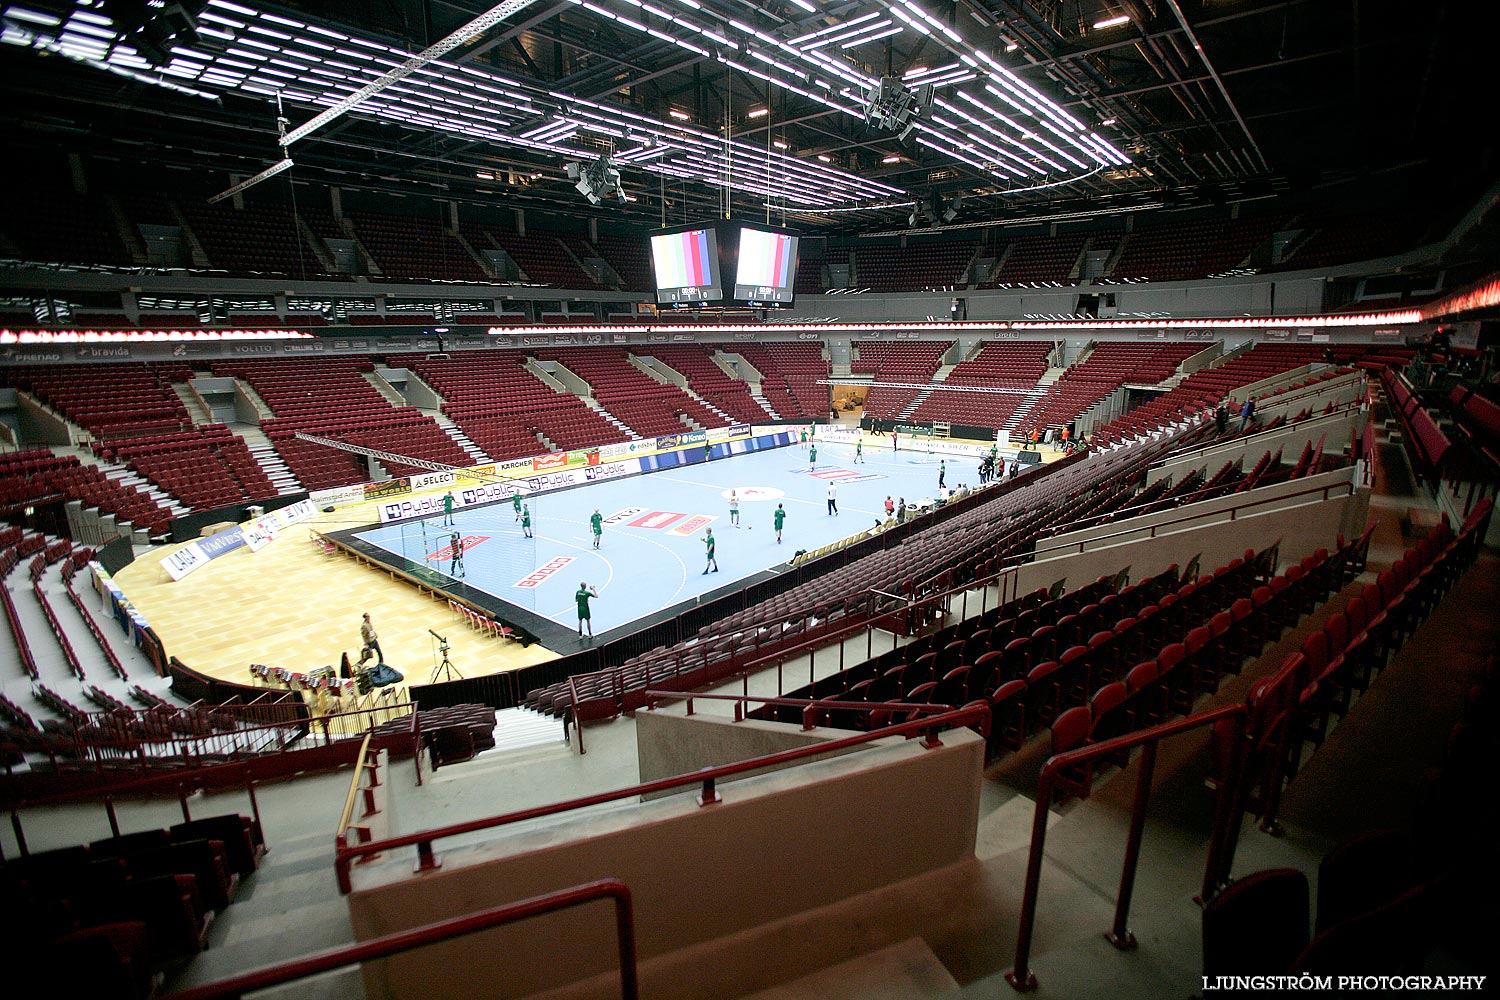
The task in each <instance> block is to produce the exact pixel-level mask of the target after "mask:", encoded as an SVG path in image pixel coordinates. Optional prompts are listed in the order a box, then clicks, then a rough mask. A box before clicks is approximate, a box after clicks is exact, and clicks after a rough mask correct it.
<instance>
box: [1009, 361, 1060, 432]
mask: <svg viewBox="0 0 1500 1000" xmlns="http://www.w3.org/2000/svg"><path fill="white" fill-rule="evenodd" d="M1067 370H1068V369H1067V368H1066V367H1061V368H1048V369H1047V371H1046V372H1045V373H1044V374H1043V375H1042V377H1041V378H1039V379H1037V380H1036V389H1035V390H1034V392H1033V393H1032V395H1030V396H1029V397H1027V399H1026V402H1024V403H1022V404H1021V405H1020V406H1018V407H1016V412H1014V413H1012V414H1011V415H1010V419H1009V420H1007V421H1006V422H1005V423H1004V425H1003V426H1002V427H1001V430H1003V431H1006V432H1008V433H1012V434H1013V433H1015V430H1016V428H1017V427H1020V426H1021V421H1023V420H1025V419H1026V415H1027V414H1028V413H1030V412H1031V411H1032V410H1033V409H1035V408H1036V404H1037V403H1038V402H1040V401H1041V399H1042V398H1043V397H1044V396H1046V395H1047V390H1048V389H1049V388H1051V386H1052V383H1053V382H1056V381H1057V380H1058V379H1060V378H1062V377H1063V372H1066V371H1067Z"/></svg>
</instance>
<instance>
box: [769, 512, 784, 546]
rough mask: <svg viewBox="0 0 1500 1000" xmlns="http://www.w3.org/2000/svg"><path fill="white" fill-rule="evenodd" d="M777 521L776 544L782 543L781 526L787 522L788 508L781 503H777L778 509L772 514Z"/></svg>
mask: <svg viewBox="0 0 1500 1000" xmlns="http://www.w3.org/2000/svg"><path fill="white" fill-rule="evenodd" d="M771 517H772V518H773V519H774V520H775V522H776V544H777V545H780V544H781V526H782V525H783V524H786V508H785V507H783V506H782V505H781V504H777V505H776V510H775V511H774V512H773V513H772V514H771Z"/></svg>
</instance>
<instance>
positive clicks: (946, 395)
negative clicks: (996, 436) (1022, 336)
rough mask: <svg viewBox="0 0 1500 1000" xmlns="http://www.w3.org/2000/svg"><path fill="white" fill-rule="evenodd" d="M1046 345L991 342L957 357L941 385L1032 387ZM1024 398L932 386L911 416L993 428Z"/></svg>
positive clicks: (1049, 349) (1049, 348)
mask: <svg viewBox="0 0 1500 1000" xmlns="http://www.w3.org/2000/svg"><path fill="white" fill-rule="evenodd" d="M1051 353H1052V344H1051V343H1048V342H1045V341H1016V340H992V341H986V342H985V343H984V344H982V345H981V346H980V349H979V353H978V354H976V355H974V356H973V357H972V358H969V359H968V360H966V361H960V362H959V363H958V364H957V365H955V366H954V368H953V370H952V371H951V372H949V373H948V377H947V378H946V379H944V380H943V381H942V382H941V383H940V385H942V386H950V385H951V386H977V387H982V388H988V389H1017V390H1026V389H1034V388H1036V384H1037V380H1038V379H1040V378H1041V377H1042V376H1043V375H1045V374H1046V373H1047V358H1048V357H1049V356H1050V355H1051ZM1025 399H1026V396H1025V395H1023V394H1022V393H1020V392H1005V393H997V392H962V391H953V390H947V389H942V388H939V389H935V390H933V392H932V395H930V396H928V397H927V398H926V399H925V400H923V401H922V403H921V405H919V406H918V407H917V408H916V409H915V410H914V411H912V415H911V419H912V420H915V421H918V422H921V423H927V422H929V421H933V420H944V421H947V422H948V423H953V424H967V425H969V426H972V427H989V428H999V427H1001V426H1003V425H1004V424H1005V422H1006V421H1007V420H1009V419H1010V416H1011V414H1013V413H1014V412H1015V411H1016V409H1017V408H1018V407H1019V406H1020V405H1021V403H1022V402H1023V401H1024V400H1025Z"/></svg>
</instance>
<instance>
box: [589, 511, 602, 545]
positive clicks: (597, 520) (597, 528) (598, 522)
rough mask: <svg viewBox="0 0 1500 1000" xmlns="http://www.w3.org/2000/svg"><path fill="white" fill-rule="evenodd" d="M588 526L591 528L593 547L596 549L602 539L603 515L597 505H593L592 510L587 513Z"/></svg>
mask: <svg viewBox="0 0 1500 1000" xmlns="http://www.w3.org/2000/svg"><path fill="white" fill-rule="evenodd" d="M589 527H590V528H591V529H593V532H594V548H596V549H597V548H598V547H599V543H600V542H601V541H603V540H604V515H603V514H600V513H599V508H598V507H595V508H594V512H593V513H592V514H590V515H589Z"/></svg>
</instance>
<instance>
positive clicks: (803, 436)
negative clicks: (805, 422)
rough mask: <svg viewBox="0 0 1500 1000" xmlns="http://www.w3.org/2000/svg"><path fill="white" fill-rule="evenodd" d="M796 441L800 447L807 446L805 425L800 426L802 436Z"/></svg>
mask: <svg viewBox="0 0 1500 1000" xmlns="http://www.w3.org/2000/svg"><path fill="white" fill-rule="evenodd" d="M797 443H798V444H800V445H802V447H803V448H804V449H806V448H807V428H806V427H804V428H802V436H801V437H800V438H799V439H798V441H797Z"/></svg>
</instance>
